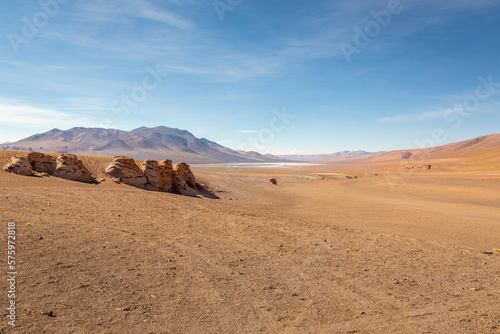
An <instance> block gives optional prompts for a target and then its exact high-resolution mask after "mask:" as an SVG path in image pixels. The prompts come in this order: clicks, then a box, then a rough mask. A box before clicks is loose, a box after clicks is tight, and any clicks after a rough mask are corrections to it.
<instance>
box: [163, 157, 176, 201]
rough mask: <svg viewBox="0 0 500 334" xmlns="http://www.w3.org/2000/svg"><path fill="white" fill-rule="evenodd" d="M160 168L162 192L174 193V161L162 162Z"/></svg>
mask: <svg viewBox="0 0 500 334" xmlns="http://www.w3.org/2000/svg"><path fill="white" fill-rule="evenodd" d="M159 168H160V186H159V188H160V191H163V192H167V193H171V192H174V169H173V166H172V160H167V159H166V160H162V161H160V163H159Z"/></svg>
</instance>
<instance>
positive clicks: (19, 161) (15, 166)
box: [3, 155, 33, 176]
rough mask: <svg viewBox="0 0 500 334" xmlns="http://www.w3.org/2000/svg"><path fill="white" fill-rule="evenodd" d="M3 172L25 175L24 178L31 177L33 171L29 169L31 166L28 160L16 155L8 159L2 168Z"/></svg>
mask: <svg viewBox="0 0 500 334" xmlns="http://www.w3.org/2000/svg"><path fill="white" fill-rule="evenodd" d="M3 170H4V171H6V172H9V173H14V174H18V175H25V176H30V175H33V170H32V168H31V164H30V162H29V160H28V158H26V157H20V156H17V155H14V156H13V157H12V158H11V159H10V162H9V163H7V164H6V165H5V166H4V167H3Z"/></svg>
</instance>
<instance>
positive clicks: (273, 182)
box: [269, 178, 278, 186]
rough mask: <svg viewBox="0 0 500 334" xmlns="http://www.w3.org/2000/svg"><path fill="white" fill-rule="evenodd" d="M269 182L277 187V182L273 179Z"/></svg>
mask: <svg viewBox="0 0 500 334" xmlns="http://www.w3.org/2000/svg"><path fill="white" fill-rule="evenodd" d="M269 182H271V183H272V184H274V185H275V186H276V185H278V181H276V179H274V178H271V179H269Z"/></svg>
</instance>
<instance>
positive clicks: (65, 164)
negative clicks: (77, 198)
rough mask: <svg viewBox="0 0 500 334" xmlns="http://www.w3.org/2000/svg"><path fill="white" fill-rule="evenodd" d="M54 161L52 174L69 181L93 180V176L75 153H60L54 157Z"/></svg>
mask: <svg viewBox="0 0 500 334" xmlns="http://www.w3.org/2000/svg"><path fill="white" fill-rule="evenodd" d="M56 163H57V165H56V170H55V172H54V176H57V177H60V178H62V179H66V180H71V181H79V182H87V183H92V182H94V178H93V177H92V176H91V175H90V173H89V171H88V170H87V168H86V167H85V166H84V165H83V163H82V161H81V160H79V159H78V157H77V156H76V155H74V154H68V153H64V154H60V155H59V156H58V157H57V159H56Z"/></svg>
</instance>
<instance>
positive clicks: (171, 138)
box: [0, 126, 281, 163]
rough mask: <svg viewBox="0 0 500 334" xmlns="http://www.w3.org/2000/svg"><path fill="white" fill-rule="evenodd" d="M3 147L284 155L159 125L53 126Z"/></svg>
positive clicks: (230, 158)
mask: <svg viewBox="0 0 500 334" xmlns="http://www.w3.org/2000/svg"><path fill="white" fill-rule="evenodd" d="M0 149H2V150H17V151H40V152H46V153H74V154H80V155H100V156H116V155H125V156H129V157H133V158H135V159H139V160H143V159H156V160H162V159H171V160H173V161H185V162H187V163H228V162H231V163H239V162H241V163H249V162H256V163H262V162H275V161H280V160H281V159H279V158H277V157H274V156H272V155H269V154H268V155H262V154H260V153H257V152H253V151H250V152H247V151H235V150H232V149H230V148H227V147H224V146H222V145H219V144H217V143H216V142H213V141H210V140H208V139H205V138H197V137H195V136H194V135H193V134H192V133H190V132H189V131H186V130H179V129H174V128H168V127H165V126H158V127H155V128H147V127H140V128H137V129H135V130H132V131H123V130H117V129H102V128H83V127H75V128H72V129H69V130H59V129H52V130H50V131H47V132H45V133H41V134H36V135H33V136H30V137H28V138H25V139H22V140H20V141H17V142H14V143H9V144H7V145H3V146H2V147H0Z"/></svg>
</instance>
